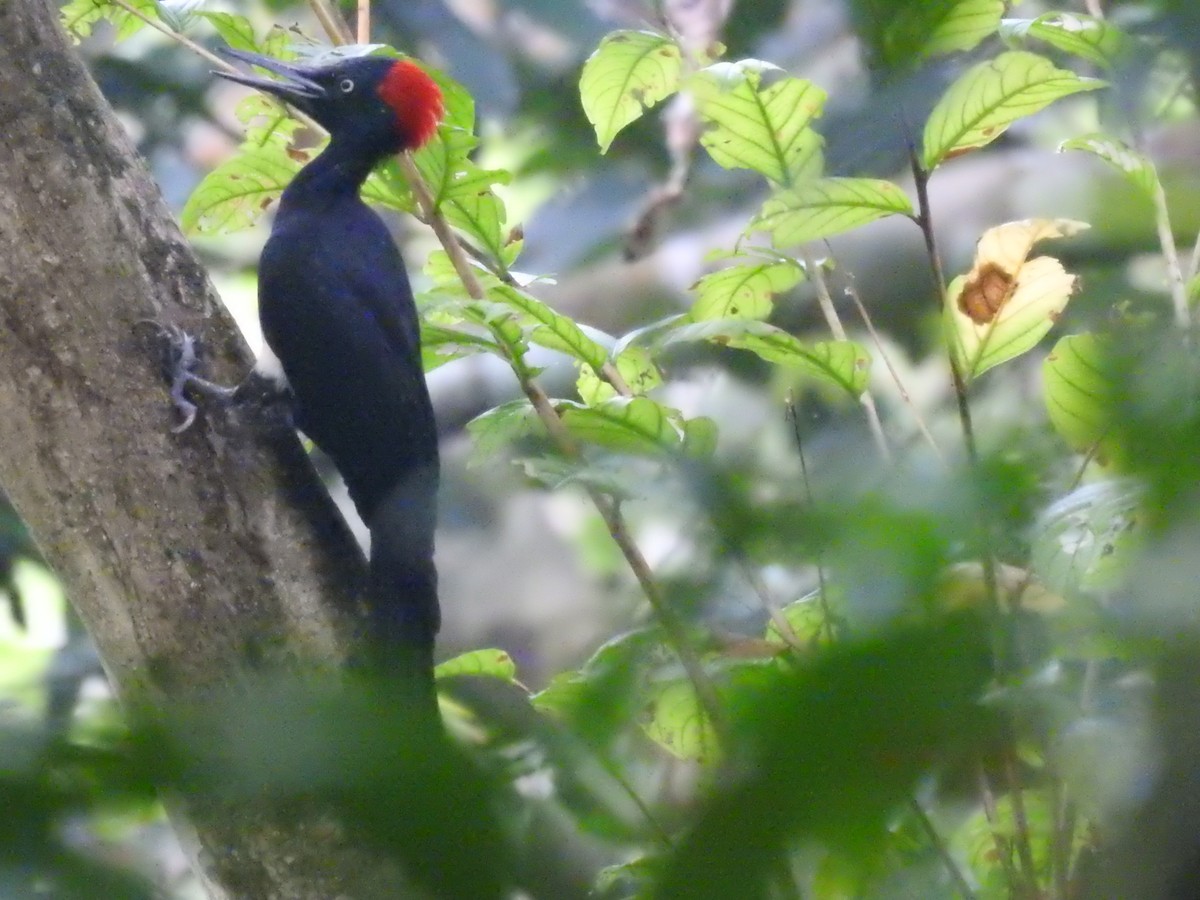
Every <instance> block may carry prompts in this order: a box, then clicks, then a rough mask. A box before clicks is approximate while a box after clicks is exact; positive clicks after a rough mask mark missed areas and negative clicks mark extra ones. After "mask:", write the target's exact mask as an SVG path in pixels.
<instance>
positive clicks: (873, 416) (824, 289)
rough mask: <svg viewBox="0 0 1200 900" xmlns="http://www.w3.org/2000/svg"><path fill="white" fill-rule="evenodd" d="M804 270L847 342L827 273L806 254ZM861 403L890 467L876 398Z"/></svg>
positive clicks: (828, 317) (841, 338)
mask: <svg viewBox="0 0 1200 900" xmlns="http://www.w3.org/2000/svg"><path fill="white" fill-rule="evenodd" d="M804 268H805V269H806V270H807V272H808V276H809V278H811V279H812V282H813V286H814V287H815V288H816V291H817V305H819V306H820V307H821V313H822V314H823V315H824V316H825V323H826V324H827V325H828V326H829V330H830V331H831V332H832V333H833V336H834V337H835V338H837V339H838V340H839V341H844V340H846V329H845V328H843V327H842V320H841V319H840V318H839V317H838V311H837V307H835V306H834V305H833V297H831V296H830V294H829V285H828V284H826V283H825V273H824V271H822V269H821V266H820V264H819V263H818V262H817V261H816V260H815V259H814V258H813V255H812V254H811V253H805V254H804ZM859 402H860V403H861V404H862V405H863V409H865V410H866V413H867V423H868V424H869V425H870V426H871V437H872V438H874V439H875V448H876V449H877V450H878V451H879V456H880V457H881V458H882V459H883V461H884V463H886V464H887V465H889V466H890V465H891V464H892V462H893V460H892V451H891V450H890V449H889V448H888V442H887V436H886V435H885V434H884V433H883V422H881V421H880V419H879V410H878V408H876V406H875V398H874V397H872V396H871V391H870V390H865V391H863V392H862V396H861V397H859Z"/></svg>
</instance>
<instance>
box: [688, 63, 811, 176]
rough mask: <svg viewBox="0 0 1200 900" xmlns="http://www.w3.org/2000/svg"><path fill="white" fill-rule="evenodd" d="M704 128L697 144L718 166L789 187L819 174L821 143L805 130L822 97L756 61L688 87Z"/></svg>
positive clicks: (714, 69)
mask: <svg viewBox="0 0 1200 900" xmlns="http://www.w3.org/2000/svg"><path fill="white" fill-rule="evenodd" d="M689 87H690V88H691V91H692V94H693V96H694V97H695V99H696V108H697V111H698V112H699V113H700V118H701V119H702V120H703V121H704V123H705V124H706V126H707V128H706V129H705V131H704V132H703V133H702V134H701V135H700V142H701V143H702V144H704V146H705V147H706V148H707V149H708V152H709V154H710V155H711V156H712V158H713V159H714V160H715V161H716V162H717V164H718V165H721V166H724V167H725V168H726V169H753V170H754V171H756V172H759V173H761V174H762V175H764V176H765V177H766V178H768V179H770V180H771V181H773V182H775V183H776V184H779V185H783V186H784V187H791V186H792V185H793V184H795V183H796V182H797V181H799V180H800V179H802V178H811V177H813V176H815V175H817V174H819V173H820V171H821V168H822V166H823V161H822V158H821V146H822V141H821V137H820V135H818V134H817V133H816V132H815V131H813V129H812V128H811V127H810V126H811V124H812V121H813V119H815V118H816V117H817V116H819V115H820V114H821V110H822V108H823V107H824V105H825V92H824V91H823V90H821V89H820V88H819V87H817V86H816V85H815V84H813V83H812V82H809V81H805V80H803V79H801V78H793V77H792V76H790V75H788V74H787V73H786V72H785V71H784V70H783V69H780V68H779V67H778V66H773V65H771V64H770V63H767V62H763V61H762V60H757V59H744V60H742V61H741V62H736V63H728V62H722V63H715V64H714V65H711V66H709V67H708V68H706V69H704V70H702V71H701V72H698V73H697V74H696V76H695V77H694V78H692V80H691V81H690V82H689Z"/></svg>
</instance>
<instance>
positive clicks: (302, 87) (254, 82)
mask: <svg viewBox="0 0 1200 900" xmlns="http://www.w3.org/2000/svg"><path fill="white" fill-rule="evenodd" d="M221 53H223V54H224V55H225V56H229V57H232V58H233V59H236V60H240V61H241V62H244V63H249V64H250V65H252V66H258V67H259V68H261V69H266V70H267V71H268V72H274V73H275V74H276V75H280V76H282V78H280V79H274V78H260V77H259V76H257V75H243V74H242V73H241V72H224V71H214V72H213V74H214V75H219V76H220V77H222V78H226V79H228V80H229V81H236V82H237V83H238V84H244V85H246V86H247V87H252V88H257V89H258V90H260V91H266V92H267V93H268V94H274V95H275V96H276V97H279V98H280V99H281V100H286V101H288V102H289V103H294V104H297V105H299V106H301V107H303V105H304V101H305V100H316V99H318V98H320V97H324V96H325V88H323V87H322V86H321V85H320V84H318V83H317V82H316V81H313V79H312V78H311V77H310V76H309V74H308V70H306V69H303V68H301V67H299V66H294V65H292V64H291V63H285V62H283V61H282V60H278V59H272V58H271V57H269V56H262V55H261V54H258V53H247V52H246V51H244V50H231V49H229V48H228V47H226V48H224V49H222V50H221Z"/></svg>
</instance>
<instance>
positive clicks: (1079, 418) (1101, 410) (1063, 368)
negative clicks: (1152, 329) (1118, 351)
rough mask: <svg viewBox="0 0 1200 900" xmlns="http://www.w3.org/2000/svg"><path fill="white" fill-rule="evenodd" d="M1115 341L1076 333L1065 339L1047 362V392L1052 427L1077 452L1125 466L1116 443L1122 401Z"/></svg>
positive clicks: (1044, 373) (1044, 379) (1044, 371)
mask: <svg viewBox="0 0 1200 900" xmlns="http://www.w3.org/2000/svg"><path fill="white" fill-rule="evenodd" d="M1114 359H1115V348H1114V347H1113V345H1112V341H1111V339H1108V338H1104V337H1101V336H1099V335H1095V334H1073V335H1067V336H1066V337H1064V338H1062V339H1060V340H1059V342H1058V343H1057V344H1055V345H1054V349H1053V350H1051V351H1050V354H1049V355H1048V356H1047V357H1046V359H1045V361H1044V362H1043V363H1042V385H1043V387H1042V390H1043V392H1044V395H1045V400H1046V412H1047V413H1048V414H1049V416H1050V423H1051V424H1052V425H1053V426H1054V430H1055V431H1057V432H1058V433H1059V434H1060V435H1061V436H1062V438H1063V440H1065V441H1066V442H1067V443H1068V444H1070V445H1071V447H1072V448H1073V449H1074V450H1077V451H1079V452H1080V453H1088V452H1091V451H1093V450H1096V451H1097V452H1096V460H1097V461H1098V462H1099V463H1101V464H1102V465H1109V464H1112V463H1114V462H1119V461H1120V457H1121V455H1122V454H1121V447H1120V444H1119V443H1118V442H1116V441H1115V440H1113V439H1112V435H1111V430H1112V425H1113V415H1114V412H1115V410H1116V409H1117V408H1118V402H1119V400H1120V398H1121V395H1122V391H1121V385H1119V384H1117V383H1116V382H1115V381H1114V375H1113V362H1114Z"/></svg>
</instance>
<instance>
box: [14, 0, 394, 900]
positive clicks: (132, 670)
mask: <svg viewBox="0 0 1200 900" xmlns="http://www.w3.org/2000/svg"><path fill="white" fill-rule="evenodd" d="M0 123H3V124H2V126H0V488H3V490H4V491H5V492H7V494H8V495H9V497H10V498H11V500H12V502H13V504H14V506H15V508H16V509H17V511H18V513H19V514H20V515H21V517H22V518H23V520H24V521H25V523H26V525H27V526H28V528H29V530H30V532H31V534H32V535H33V537H34V539H35V541H36V543H37V545H38V547H39V548H40V550H41V552H42V553H43V554H44V556H45V559H46V560H47V561H48V562H49V563H50V565H52V566H53V568H54V570H55V571H56V572H57V574H58V576H59V577H60V578H61V579H62V581H63V583H64V585H65V586H66V589H67V592H68V594H69V596H70V597H71V600H72V602H73V604H74V605H75V607H76V609H77V610H78V611H79V614H80V616H81V617H82V619H83V620H84V622H85V623H86V624H87V627H88V629H89V631H90V632H91V635H92V637H93V639H94V640H95V642H96V645H97V647H98V648H99V651H100V654H101V657H102V659H103V662H104V666H105V669H106V670H107V673H108V675H109V677H110V679H111V681H112V683H113V685H114V686H115V687H116V689H117V691H118V694H119V695H120V696H122V698H124V699H130V698H137V699H139V700H141V699H145V698H147V697H148V698H150V699H151V700H152V701H153V702H156V703H160V704H170V703H173V702H175V701H177V700H180V699H182V698H184V697H186V696H189V695H191V694H192V693H193V692H194V691H196V690H197V689H198V688H202V689H219V688H221V687H222V686H227V685H232V684H237V683H243V682H244V681H245V679H246V678H247V677H252V676H254V675H258V674H261V673H263V672H264V671H278V670H279V669H280V668H284V669H286V670H288V671H295V670H297V669H302V668H309V667H311V666H317V667H326V668H330V669H332V668H336V667H338V666H340V665H341V664H342V663H343V662H344V661H345V660H346V658H347V657H348V655H349V653H350V652H351V649H352V647H353V643H354V641H353V635H354V633H355V631H356V624H357V622H358V609H357V601H356V596H355V595H356V592H357V585H359V584H361V583H362V577H363V565H362V559H361V554H360V552H359V550H358V548H357V546H356V545H355V543H354V541H353V539H352V538H351V536H350V534H349V531H348V529H347V528H346V526H345V524H344V522H343V521H342V519H341V517H340V516H339V514H338V513H337V511H336V510H335V508H334V506H333V504H332V503H331V501H330V500H329V497H328V495H327V493H326V492H325V491H324V489H323V488H322V487H321V485H320V483H319V482H318V480H317V479H316V476H315V475H314V473H313V472H312V470H311V468H310V466H309V464H308V461H307V459H306V457H305V454H304V452H303V450H302V448H301V446H300V444H299V442H298V441H297V439H296V437H295V434H294V433H293V432H292V431H291V430H290V429H279V428H276V429H274V430H269V431H265V432H264V431H263V430H261V429H259V430H255V429H248V428H245V427H242V424H240V423H239V422H237V421H234V419H233V417H232V416H231V415H226V414H220V415H211V414H204V413H202V414H201V417H200V419H199V420H198V421H197V423H196V424H195V425H194V426H193V427H192V428H191V430H189V431H187V432H185V433H184V434H181V435H176V434H173V433H172V432H171V426H172V424H173V412H172V410H171V407H170V404H169V402H168V399H167V393H166V390H165V387H164V383H163V380H162V376H161V374H160V357H159V354H160V350H159V346H158V340H157V338H156V336H155V332H154V329H153V328H150V327H145V326H143V325H139V323H141V322H142V321H143V320H155V321H158V322H171V323H177V324H179V325H182V326H184V327H185V328H188V329H189V330H192V331H193V332H196V331H199V332H202V333H203V335H204V337H205V339H206V345H207V348H208V351H209V352H208V360H209V364H210V373H209V374H210V375H211V376H212V377H214V378H215V379H217V380H224V381H225V382H227V383H228V382H234V381H236V380H238V379H239V378H240V377H241V376H242V375H243V374H244V373H245V372H246V370H247V368H248V366H249V364H250V362H251V356H250V354H249V353H248V351H247V348H246V347H245V345H244V342H243V341H242V339H241V337H240V335H239V334H238V333H237V330H236V327H235V326H234V324H233V322H232V320H231V319H230V317H229V315H228V314H227V313H226V312H225V310H224V309H223V308H222V306H221V305H220V303H219V301H218V299H217V297H216V295H215V293H214V291H213V288H212V286H211V284H210V283H209V281H208V278H207V276H206V275H205V272H204V270H203V268H202V267H201V266H200V264H199V263H198V261H197V260H196V257H195V256H194V254H193V253H192V251H191V249H190V248H189V246H188V244H187V243H186V241H185V240H184V239H183V237H182V235H181V234H180V232H179V229H178V227H177V225H176V223H175V222H174V220H173V219H172V217H171V215H170V213H169V212H168V210H167V208H166V206H165V204H164V203H163V201H162V198H161V196H160V193H159V190H158V188H157V187H156V185H155V184H154V182H153V181H152V180H151V178H150V177H149V175H148V173H147V171H146V169H145V167H144V165H143V164H142V162H141V161H140V160H139V159H138V157H137V155H136V153H135V152H134V150H133V148H132V147H131V145H130V142H129V140H128V139H127V137H126V135H125V134H124V132H123V131H122V129H121V126H120V124H119V123H118V121H117V119H116V118H115V116H114V115H113V113H112V111H111V109H110V108H109V107H108V105H107V104H106V103H105V101H104V99H103V97H102V96H101V95H100V93H99V91H98V89H97V87H96V85H95V84H94V82H93V81H92V79H91V77H90V76H89V74H88V72H87V70H86V69H85V67H84V66H83V65H82V63H81V61H80V60H79V58H78V57H77V55H76V54H75V53H74V51H73V50H72V49H71V48H70V46H69V44H68V42H67V39H66V37H65V35H64V34H63V32H62V30H61V28H60V26H59V23H58V13H57V9H56V8H54V7H53V6H51V5H50V3H48V2H47V0H0ZM173 805H175V806H180V805H182V806H183V807H184V808H185V809H186V812H187V818H188V820H189V821H188V828H186V829H185V831H186V832H189V833H191V834H193V835H194V838H195V840H194V841H192V842H191V844H192V846H191V848H190V849H191V851H192V853H193V856H194V859H195V860H196V862H197V866H198V870H199V872H200V874H201V877H202V878H203V879H204V881H205V882H206V884H207V885H208V887H209V888H210V890H211V891H212V893H213V895H214V896H236V897H255V898H257V897H264V898H265V897H279V898H285V897H286V898H292V897H296V898H299V897H313V898H330V897H336V896H349V897H373V896H388V897H397V896H404V895H405V892H404V891H403V889H402V888H401V887H400V885H399V883H398V882H397V881H396V875H395V872H394V870H393V869H392V867H391V866H390V865H388V864H387V863H385V862H384V861H382V860H379V859H372V858H367V854H365V853H364V852H362V851H358V850H354V849H352V848H350V847H349V846H348V845H347V842H346V840H345V839H344V837H340V836H339V830H338V829H337V828H331V827H330V821H331V818H330V816H328V815H327V814H326V811H324V810H322V809H320V808H316V807H313V808H305V809H304V811H301V812H299V813H298V812H297V810H296V809H295V808H292V809H289V810H288V811H287V813H286V814H285V813H283V812H282V811H279V810H273V809H271V808H270V807H269V806H263V807H259V808H257V809H255V808H247V807H248V806H249V804H247V803H240V804H239V803H230V802H218V801H203V800H199V799H196V798H192V799H185V800H183V801H182V804H180V803H175V804H173Z"/></svg>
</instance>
